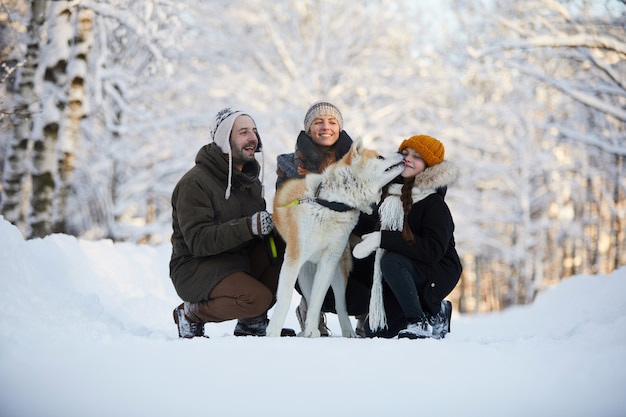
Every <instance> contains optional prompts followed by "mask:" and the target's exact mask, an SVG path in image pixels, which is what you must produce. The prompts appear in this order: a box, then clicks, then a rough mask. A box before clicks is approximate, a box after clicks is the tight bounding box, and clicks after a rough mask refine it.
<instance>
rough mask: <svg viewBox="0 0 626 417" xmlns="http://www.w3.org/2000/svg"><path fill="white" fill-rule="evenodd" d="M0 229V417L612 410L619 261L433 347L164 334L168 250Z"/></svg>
mask: <svg viewBox="0 0 626 417" xmlns="http://www.w3.org/2000/svg"><path fill="white" fill-rule="evenodd" d="M0 236H1V238H0V308H1V311H2V314H1V315H0V416H3V417H19V416H29V417H57V416H58V417H73V416H76V417H85V416H90V417H96V416H102V417H105V416H106V417H113V416H115V417H124V416H133V417H139V416H151V417H159V416H190V415H197V416H202V415H205V416H272V417H278V416H290V417H291V416H298V417H304V416H335V415H336V416H342V417H344V416H359V417H360V416H417V415H424V416H428V415H430V416H455V417H460V416H464V417H467V416H477V417H478V416H480V417H488V416H498V417H499V416H507V417H511V416H524V417H527V416H532V417H539V416H568V417H574V416H581V417H582V416H584V417H589V416H594V417H609V416H614V417H618V416H624V415H626V395H624V387H626V362H625V359H626V267H622V268H621V269H619V270H617V271H615V272H614V273H612V274H610V275H608V276H607V275H598V276H577V277H574V278H570V279H567V280H564V281H562V282H561V283H560V284H559V285H558V286H556V287H555V288H552V289H550V290H548V291H545V292H544V293H542V294H540V295H539V297H538V298H537V300H536V302H535V303H534V304H533V305H530V306H523V307H515V308H511V309H508V310H506V311H504V312H501V313H493V314H486V315H480V316H469V315H458V314H455V315H454V316H453V321H452V333H451V334H449V335H448V336H447V337H446V338H445V339H443V340H415V341H412V340H382V339H344V338H341V337H331V338H324V339H303V338H237V337H234V336H232V330H233V327H234V324H235V323H234V322H232V321H231V322H226V323H220V324H208V325H207V326H206V327H205V330H206V333H207V334H208V335H209V336H210V338H209V339H193V340H179V339H178V337H177V333H176V328H175V326H174V324H173V321H172V309H173V308H174V307H175V306H176V305H177V304H178V303H179V300H178V297H177V296H176V293H175V292H174V290H173V287H172V286H171V283H170V280H169V277H168V262H169V252H170V248H169V245H162V246H159V247H150V246H139V245H133V244H125V243H117V244H113V243H112V242H111V241H98V242H90V241H81V240H77V239H76V238H74V237H71V236H65V235H53V236H49V237H47V238H45V239H37V240H31V241H25V240H24V239H23V238H22V236H21V234H20V233H19V231H18V230H17V229H16V228H15V227H13V226H12V225H11V224H9V223H8V222H6V221H5V220H4V219H1V218H0ZM297 301H298V299H297V297H294V300H293V307H295V305H296V303H297ZM291 311H292V312H293V308H292V310H291ZM287 325H288V326H291V327H294V328H295V327H296V326H297V322H296V318H295V315H294V314H293V313H291V314H290V315H289V317H288V319H287ZM330 327H331V329H332V330H333V331H334V333H335V334H340V331H339V325H338V322H337V320H336V316H330Z"/></svg>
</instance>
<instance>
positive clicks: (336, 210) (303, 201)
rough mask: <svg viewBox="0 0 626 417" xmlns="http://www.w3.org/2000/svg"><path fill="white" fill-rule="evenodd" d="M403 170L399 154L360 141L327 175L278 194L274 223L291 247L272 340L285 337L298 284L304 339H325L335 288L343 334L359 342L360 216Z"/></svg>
mask: <svg viewBox="0 0 626 417" xmlns="http://www.w3.org/2000/svg"><path fill="white" fill-rule="evenodd" d="M403 169H404V163H403V157H402V155H400V154H399V153H394V154H392V155H389V156H386V157H383V156H381V155H380V154H378V152H376V151H374V150H371V149H365V148H364V147H363V144H362V142H361V140H356V141H355V142H354V143H353V144H352V147H351V148H350V150H349V151H348V153H347V154H346V155H345V156H344V157H343V158H342V159H340V160H339V161H337V162H335V163H333V164H331V165H330V166H328V167H327V168H326V170H325V171H324V172H323V173H321V174H308V175H306V176H305V177H304V178H301V179H291V180H289V181H287V182H285V183H284V184H283V185H282V187H280V188H279V189H278V191H277V192H276V195H275V196H274V212H273V218H274V224H275V225H276V228H277V229H278V231H279V233H280V235H281V236H282V237H283V239H284V240H285V242H286V244H287V247H286V249H285V260H284V262H283V265H282V268H281V271H280V277H279V282H278V290H277V293H276V305H275V306H274V312H273V314H272V318H271V320H270V323H269V325H268V327H267V335H268V336H280V332H281V329H282V326H283V324H284V322H285V318H286V317H287V312H288V310H289V307H290V305H291V297H292V295H293V290H294V286H295V283H296V280H298V282H299V284H300V289H301V290H302V294H303V295H304V298H305V299H306V302H307V306H308V308H307V317H306V321H305V328H304V332H302V333H301V334H300V336H305V337H319V336H320V332H319V329H318V321H319V317H320V311H321V309H322V303H323V301H324V297H325V296H326V292H327V291H328V288H329V287H330V286H332V289H333V293H334V295H335V309H336V310H337V315H338V317H339V324H340V326H341V334H342V336H343V337H356V335H355V333H354V330H353V329H352V325H351V323H350V319H349V317H348V311H347V308H346V299H345V292H346V280H347V277H348V273H349V272H350V270H351V269H352V257H351V254H350V247H349V244H348V240H349V237H350V233H351V232H352V229H354V227H355V226H356V224H357V222H358V220H359V212H360V211H362V212H364V213H367V214H371V213H372V210H373V207H372V205H373V204H374V203H375V202H376V201H377V200H378V197H379V196H380V192H381V189H382V187H383V186H384V185H385V184H387V183H388V182H389V181H391V180H392V179H394V178H395V177H397V176H398V175H399V174H400V173H401V172H402V170H403Z"/></svg>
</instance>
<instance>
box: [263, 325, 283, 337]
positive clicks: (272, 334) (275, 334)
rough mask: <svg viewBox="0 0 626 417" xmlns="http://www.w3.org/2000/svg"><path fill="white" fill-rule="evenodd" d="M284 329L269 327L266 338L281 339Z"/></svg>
mask: <svg viewBox="0 0 626 417" xmlns="http://www.w3.org/2000/svg"><path fill="white" fill-rule="evenodd" d="M281 331H282V329H274V328H273V327H272V326H267V329H266V330H265V336H267V337H280V332H281Z"/></svg>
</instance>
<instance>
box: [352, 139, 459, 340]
mask: <svg viewBox="0 0 626 417" xmlns="http://www.w3.org/2000/svg"><path fill="white" fill-rule="evenodd" d="M398 151H400V152H401V153H402V154H403V155H404V171H402V173H401V174H400V176H399V177H398V178H397V179H396V180H394V181H393V182H392V183H390V184H388V185H387V186H386V187H385V189H383V193H382V196H381V202H380V204H379V206H378V217H379V221H380V230H379V231H375V232H373V233H369V234H365V235H363V237H362V239H363V240H362V242H361V243H359V244H357V245H356V246H355V247H354V249H353V255H354V256H355V257H357V258H363V257H366V256H368V255H369V254H371V253H372V252H374V251H375V252H376V256H375V266H374V278H373V281H374V282H373V286H372V292H371V299H370V307H369V316H368V319H367V322H366V326H365V333H366V335H367V336H368V337H387V338H391V337H395V336H398V338H408V339H418V338H429V337H432V338H437V339H439V338H443V337H444V336H445V335H446V333H448V332H449V331H450V317H451V313H452V304H451V303H450V302H449V301H447V300H444V298H445V297H446V296H447V295H448V294H450V292H452V290H453V289H454V287H455V286H456V285H457V283H458V282H459V279H460V277H461V271H462V267H461V261H460V260H459V257H458V255H457V252H456V249H455V243H454V221H453V219H452V215H451V213H450V210H449V208H448V205H447V204H446V203H445V201H444V198H443V196H444V194H445V191H442V190H445V189H446V188H447V186H448V185H449V184H450V183H451V182H453V181H454V180H455V179H456V177H457V175H458V170H457V169H456V167H455V166H454V165H453V164H452V163H450V162H449V161H445V160H444V154H445V149H444V146H443V144H442V143H441V142H440V141H439V140H437V139H435V138H433V137H431V136H427V135H417V136H412V137H410V138H408V139H406V140H404V141H403V142H402V143H401V144H400V147H399V149H398Z"/></svg>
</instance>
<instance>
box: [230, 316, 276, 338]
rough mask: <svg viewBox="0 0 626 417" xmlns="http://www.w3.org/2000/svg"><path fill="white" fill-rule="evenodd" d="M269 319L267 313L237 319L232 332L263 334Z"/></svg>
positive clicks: (243, 334)
mask: <svg viewBox="0 0 626 417" xmlns="http://www.w3.org/2000/svg"><path fill="white" fill-rule="evenodd" d="M269 322H270V321H269V320H268V319H267V314H261V315H260V316H256V317H250V318H247V319H239V320H237V325H236V326H235V331H234V334H235V336H265V330H266V329H267V325H268V323H269Z"/></svg>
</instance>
